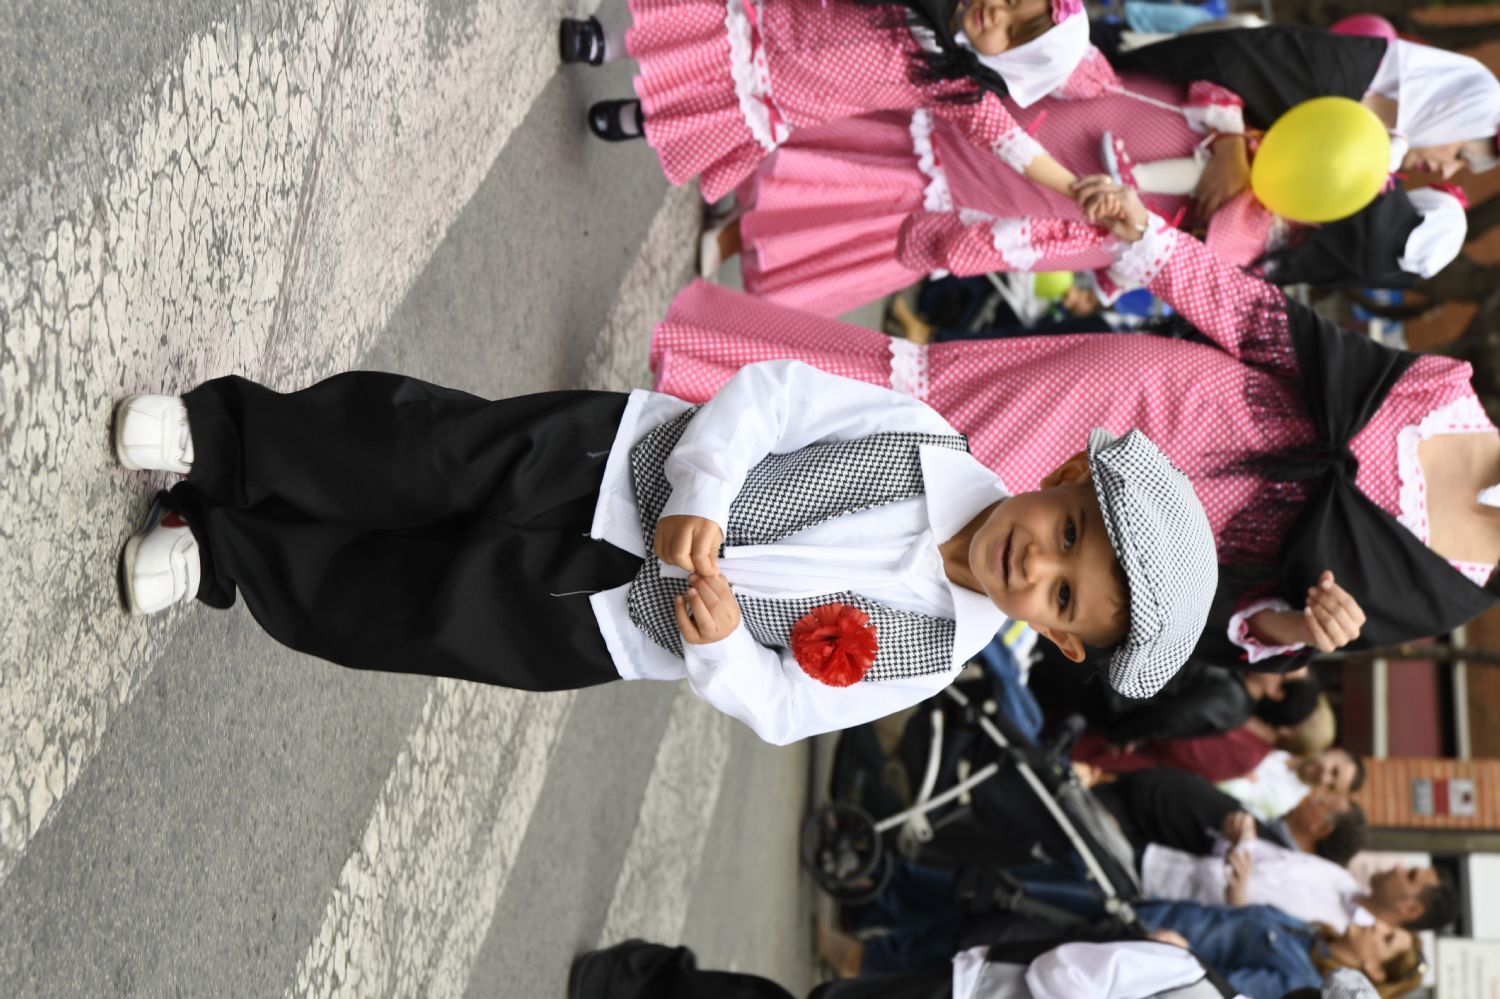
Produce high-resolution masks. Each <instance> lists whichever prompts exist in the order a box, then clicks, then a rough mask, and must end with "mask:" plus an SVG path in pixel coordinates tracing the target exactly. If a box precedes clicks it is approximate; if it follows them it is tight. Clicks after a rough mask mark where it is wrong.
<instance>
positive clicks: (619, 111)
mask: <svg viewBox="0 0 1500 999" xmlns="http://www.w3.org/2000/svg"><path fill="white" fill-rule="evenodd" d="M626 114H631V115H634V116H635V120H636V121H638V122H641V123H642V125H644V124H645V116H644V115H642V114H641V102H640V101H638V100H634V99H631V100H624V101H599V102H598V103H597V104H594V105H593V106H591V107H590V108H589V131H591V132H593V133H594V134H595V135H597V136H598V137H599V138H601V139H603V140H604V141H606V142H629V141H630V140H631V139H643V138H645V135H646V133H645V129H644V128H639V129H636V130H635V131H633V132H629V131H626V130H625V128H624V127H623V126H622V125H621V124H620V119H621V118H623V117H624V116H625V115H626Z"/></svg>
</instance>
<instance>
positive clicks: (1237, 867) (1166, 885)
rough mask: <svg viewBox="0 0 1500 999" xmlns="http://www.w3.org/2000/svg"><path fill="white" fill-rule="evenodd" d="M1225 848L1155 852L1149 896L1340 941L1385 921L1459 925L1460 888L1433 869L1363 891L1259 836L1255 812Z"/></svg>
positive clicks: (1345, 874) (1145, 880) (1239, 822)
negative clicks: (1268, 914)
mask: <svg viewBox="0 0 1500 999" xmlns="http://www.w3.org/2000/svg"><path fill="white" fill-rule="evenodd" d="M1223 832H1224V838H1223V839H1221V841H1220V843H1219V848H1218V849H1216V850H1215V851H1214V853H1213V854H1210V855H1208V856H1201V857H1200V856H1194V855H1193V854H1190V853H1185V852H1183V851H1181V850H1174V849H1172V848H1171V847H1164V846H1159V845H1156V844H1152V845H1150V846H1148V847H1146V852H1145V854H1144V855H1143V857H1142V859H1141V889H1142V891H1143V892H1144V894H1146V895H1148V896H1150V897H1152V898H1160V899H1173V900H1189V901H1193V902H1201V903H1203V904H1205V905H1218V904H1224V905H1270V906H1274V907H1276V908H1278V909H1280V910H1281V911H1282V912H1285V913H1286V914H1288V915H1290V916H1294V917H1296V918H1298V919H1301V920H1304V921H1306V922H1316V923H1323V924H1325V925H1326V926H1328V927H1329V928H1330V929H1332V930H1334V931H1335V932H1337V933H1342V932H1344V930H1346V929H1347V928H1348V926H1349V924H1350V923H1351V922H1357V923H1362V924H1364V925H1369V924H1370V923H1371V921H1373V920H1379V921H1380V922H1383V923H1386V924H1387V925H1391V926H1401V927H1403V928H1405V929H1409V930H1423V929H1435V928H1437V927H1439V926H1443V925H1445V924H1447V923H1448V922H1451V921H1452V919H1453V917H1454V916H1455V915H1456V909H1457V905H1458V899H1457V897H1456V894H1455V892H1454V889H1453V885H1452V882H1451V881H1449V880H1448V879H1447V878H1446V877H1445V876H1444V875H1442V874H1440V873H1439V872H1438V871H1437V870H1435V869H1433V868H1431V867H1425V868H1407V867H1405V866H1398V867H1396V868H1393V869H1391V870H1390V871H1386V872H1382V873H1381V874H1379V875H1377V876H1376V878H1375V879H1374V881H1373V883H1371V884H1361V883H1360V882H1359V880H1358V879H1356V877H1355V876H1354V874H1353V873H1352V872H1350V871H1349V869H1348V868H1346V867H1344V866H1341V865H1339V864H1335V863H1333V862H1332V861H1330V860H1326V859H1324V858H1323V857H1320V856H1318V855H1317V854H1314V853H1303V852H1302V851H1300V850H1290V849H1288V848H1286V847H1284V846H1281V845H1279V844H1276V843H1272V842H1270V841H1268V840H1263V839H1261V838H1260V837H1258V836H1257V835H1256V834H1255V821H1254V819H1253V818H1251V816H1250V814H1249V813H1248V812H1236V813H1235V814H1234V815H1231V816H1230V817H1229V820H1228V821H1227V822H1226V823H1225V828H1224V830H1223Z"/></svg>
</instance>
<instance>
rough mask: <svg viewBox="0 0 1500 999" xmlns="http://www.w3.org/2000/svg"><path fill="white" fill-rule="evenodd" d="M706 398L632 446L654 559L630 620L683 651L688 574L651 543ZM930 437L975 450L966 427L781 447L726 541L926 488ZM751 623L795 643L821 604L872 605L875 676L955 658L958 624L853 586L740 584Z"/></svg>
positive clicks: (776, 639)
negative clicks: (767, 593) (793, 592)
mask: <svg viewBox="0 0 1500 999" xmlns="http://www.w3.org/2000/svg"><path fill="white" fill-rule="evenodd" d="M696 412H697V407H694V408H693V409H690V410H688V411H687V412H685V413H683V414H682V415H681V416H679V417H677V418H676V419H674V420H670V421H668V422H667V423H664V424H662V425H661V426H660V427H658V428H656V429H655V430H653V431H652V432H651V433H649V434H647V435H646V436H645V437H644V438H643V439H642V440H641V442H640V443H639V444H637V445H636V446H635V448H634V450H632V451H631V453H630V467H631V472H632V473H633V475H634V481H635V495H636V502H637V504H638V506H639V507H640V512H641V531H642V533H644V534H645V537H646V560H645V564H644V565H642V566H641V570H640V572H638V573H637V574H636V577H635V579H634V580H633V581H632V582H631V584H630V596H629V601H630V620H631V621H633V622H634V623H635V626H636V627H638V628H640V629H641V630H642V631H644V632H645V633H646V635H647V637H649V638H650V639H651V640H652V641H653V642H655V643H656V644H657V645H660V646H661V647H662V648H664V649H666V650H667V651H669V652H672V653H674V654H675V655H679V656H680V655H682V632H681V631H679V630H678V628H677V618H676V616H675V615H674V613H673V602H674V601H675V600H676V598H677V596H678V595H679V594H681V593H682V592H683V591H684V590H686V589H687V581H686V580H684V579H664V578H662V575H661V562H660V560H658V559H657V558H656V556H655V555H654V554H653V553H652V548H653V546H654V544H655V540H656V522H657V521H658V520H659V519H661V511H662V508H663V507H664V506H665V505H666V502H667V497H668V496H669V495H671V492H672V487H671V485H670V483H668V482H667V477H666V475H665V473H664V472H663V466H664V465H665V464H666V460H667V456H668V455H670V454H671V453H672V451H673V449H675V448H676V447H677V442H678V440H680V439H681V437H682V433H683V431H684V430H685V429H686V428H687V425H688V422H689V421H690V420H691V419H692V418H693V415H694V414H695V413H696ZM924 444H932V445H936V446H938V447H946V448H951V449H953V450H955V451H964V452H967V451H968V450H969V444H968V441H967V440H966V439H965V438H964V437H962V436H960V435H957V434H955V435H941V434H918V433H883V434H874V435H872V436H869V437H864V438H861V439H859V440H852V441H838V442H833V443H826V444H812V445H809V446H807V447H805V448H802V449H801V450H799V451H793V452H791V453H789V454H773V455H769V456H768V457H766V458H765V459H764V460H763V461H761V462H760V463H759V464H757V465H756V466H755V467H754V468H752V469H750V473H749V475H747V476H746V478H745V485H744V487H743V488H742V489H741V490H740V493H739V495H738V496H736V497H735V499H734V502H733V503H731V504H730V507H729V523H728V524H726V525H725V526H724V543H725V544H726V545H763V544H770V543H772V542H774V541H778V540H780V539H781V538H785V537H787V536H789V535H792V534H795V533H797V532H798V531H800V530H803V529H804V528H808V527H811V526H813V525H814V524H821V523H822V522H824V521H826V520H832V519H833V518H835V517H841V516H843V515H845V514H849V513H856V512H858V511H860V510H868V509H870V508H871V507H877V506H885V505H886V504H888V503H895V502H898V501H900V500H904V499H911V498H912V497H914V496H919V495H921V493H922V488H923V487H922V463H921V459H920V448H921V446H922V445H924ZM736 599H737V600H738V601H739V605H740V616H741V619H742V620H743V621H744V622H745V627H746V628H747V629H749V631H750V634H751V636H752V637H754V639H755V640H756V641H757V642H759V643H760V644H761V645H765V646H769V647H771V648H776V649H784V648H787V647H788V645H789V642H790V636H791V632H792V625H793V624H794V623H796V621H797V619H798V618H800V617H802V616H803V615H804V614H806V613H807V612H808V611H810V610H812V609H813V608H814V607H818V606H821V605H823V604H828V603H842V604H849V605H851V606H854V607H858V608H859V609H860V610H862V611H864V612H865V613H866V614H868V615H870V620H871V622H872V623H873V624H874V625H875V634H876V636H877V638H878V642H879V647H878V651H877V652H876V656H875V664H874V665H873V666H872V667H871V668H870V671H869V672H868V673H866V674H865V677H864V678H865V679H866V680H887V679H892V678H896V677H906V676H923V675H926V674H928V673H939V672H943V671H945V670H947V669H948V668H949V667H950V666H951V665H952V662H953V635H954V624H953V622H952V621H950V620H947V619H945V618H937V617H928V616H927V615H925V614H916V613H912V612H909V611H900V610H895V609H893V608H890V607H886V606H885V605H883V604H880V603H878V602H876V601H874V600H869V599H867V598H865V597H862V596H859V595H858V594H855V593H850V592H848V591H845V592H842V593H828V594H824V595H822V596H814V597H797V598H792V599H785V600H782V599H774V598H766V597H750V596H744V595H740V594H736Z"/></svg>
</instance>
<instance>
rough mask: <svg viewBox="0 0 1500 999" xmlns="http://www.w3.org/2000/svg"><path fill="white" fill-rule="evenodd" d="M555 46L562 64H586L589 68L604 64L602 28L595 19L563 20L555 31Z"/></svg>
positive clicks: (569, 18)
mask: <svg viewBox="0 0 1500 999" xmlns="http://www.w3.org/2000/svg"><path fill="white" fill-rule="evenodd" d="M557 45H558V49H559V50H560V54H561V55H562V61H563V62H564V63H573V62H586V63H588V64H589V65H590V66H600V65H603V63H604V27H603V26H602V25H600V23H599V19H598V18H597V17H591V18H588V19H587V20H583V21H580V20H579V19H577V18H576V17H565V18H563V19H562V24H560V25H559V26H558V29H557Z"/></svg>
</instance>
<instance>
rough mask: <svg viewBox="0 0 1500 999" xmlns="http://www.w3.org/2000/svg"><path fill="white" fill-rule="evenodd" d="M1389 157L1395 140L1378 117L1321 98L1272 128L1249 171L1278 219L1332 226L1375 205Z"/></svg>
mask: <svg viewBox="0 0 1500 999" xmlns="http://www.w3.org/2000/svg"><path fill="white" fill-rule="evenodd" d="M1390 155H1391V139H1390V136H1389V135H1387V134H1386V130H1385V126H1384V125H1383V124H1381V121H1380V119H1379V118H1377V117H1375V113H1374V112H1373V111H1371V110H1370V109H1369V108H1367V107H1365V106H1364V105H1363V104H1360V103H1359V102H1358V101H1352V100H1350V99H1349V98H1347V97H1315V98H1313V99H1312V100H1310V101H1303V102H1302V103H1301V104H1298V105H1297V106H1296V107H1294V108H1292V109H1291V110H1290V111H1288V112H1287V113H1286V114H1284V115H1282V116H1281V117H1280V118H1277V119H1276V121H1275V122H1274V123H1273V124H1272V125H1271V127H1270V129H1269V130H1268V131H1267V132H1266V135H1265V138H1264V139H1262V140H1261V144H1260V149H1259V150H1257V151H1256V153H1255V162H1254V163H1253V164H1252V165H1251V167H1250V187H1251V189H1253V190H1254V191H1255V196H1256V197H1257V198H1259V199H1260V203H1261V204H1263V205H1265V206H1266V207H1267V208H1269V209H1270V210H1271V211H1273V212H1275V213H1276V214H1277V215H1284V216H1286V217H1287V218H1289V219H1294V220H1295V221H1298V222H1333V221H1336V220H1338V219H1341V218H1346V217H1348V216H1350V215H1353V214H1354V213H1355V212H1357V211H1359V210H1360V209H1361V208H1363V207H1365V206H1366V205H1368V204H1369V203H1370V202H1371V201H1373V200H1374V199H1375V195H1377V194H1379V193H1380V189H1381V188H1382V187H1384V186H1385V182H1386V177H1387V175H1388V169H1389V167H1390Z"/></svg>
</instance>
